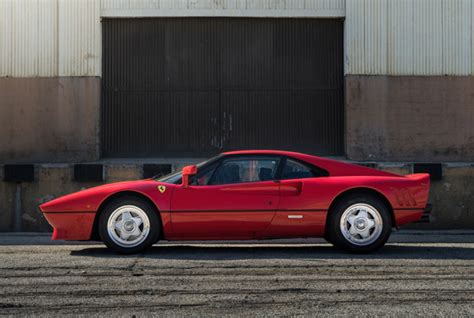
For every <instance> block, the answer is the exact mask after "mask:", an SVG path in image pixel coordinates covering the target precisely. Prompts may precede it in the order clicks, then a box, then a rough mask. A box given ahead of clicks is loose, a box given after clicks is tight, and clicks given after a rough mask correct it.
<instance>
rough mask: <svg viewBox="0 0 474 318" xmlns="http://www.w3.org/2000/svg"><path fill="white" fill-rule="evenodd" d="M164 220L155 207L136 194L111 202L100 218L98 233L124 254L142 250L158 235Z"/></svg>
mask: <svg viewBox="0 0 474 318" xmlns="http://www.w3.org/2000/svg"><path fill="white" fill-rule="evenodd" d="M160 230H161V222H160V219H159V217H158V213H157V211H156V208H155V207H154V206H152V205H151V204H150V203H149V202H147V201H145V200H142V199H139V198H136V197H122V198H119V199H117V200H114V201H112V202H111V203H109V204H108V205H107V206H106V207H105V209H104V210H103V211H102V213H101V216H100V219H99V234H100V236H101V238H102V241H103V242H104V243H105V244H106V245H107V246H108V247H110V248H112V249H114V250H116V251H117V252H119V253H122V254H132V253H138V252H141V251H143V250H144V249H146V248H148V247H150V246H151V245H152V244H154V243H155V242H156V241H157V240H158V237H159V234H160Z"/></svg>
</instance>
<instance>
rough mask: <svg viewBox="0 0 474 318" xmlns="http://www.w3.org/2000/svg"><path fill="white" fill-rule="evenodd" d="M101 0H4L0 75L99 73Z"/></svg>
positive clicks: (0, 18)
mask: <svg viewBox="0 0 474 318" xmlns="http://www.w3.org/2000/svg"><path fill="white" fill-rule="evenodd" d="M100 72H101V36H100V3H99V1H98V0H3V1H0V76H2V77H5V76H10V77H53V76H100Z"/></svg>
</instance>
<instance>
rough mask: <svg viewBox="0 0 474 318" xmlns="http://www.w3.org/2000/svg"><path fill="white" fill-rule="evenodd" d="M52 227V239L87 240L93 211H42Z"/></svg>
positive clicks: (90, 230)
mask: <svg viewBox="0 0 474 318" xmlns="http://www.w3.org/2000/svg"><path fill="white" fill-rule="evenodd" d="M44 216H45V218H46V220H48V222H49V224H51V226H52V227H53V228H54V232H53V237H52V239H53V240H75V241H87V240H89V239H90V237H91V233H92V225H93V224H94V218H95V213H88V212H85V213H81V212H64V213H44Z"/></svg>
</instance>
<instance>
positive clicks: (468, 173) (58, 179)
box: [0, 163, 474, 232]
mask: <svg viewBox="0 0 474 318" xmlns="http://www.w3.org/2000/svg"><path fill="white" fill-rule="evenodd" d="M180 166H181V165H174V168H175V169H176V168H178V167H180ZM375 168H378V169H381V170H386V171H390V172H393V173H397V174H401V175H405V174H410V173H412V170H413V165H412V164H405V163H396V164H388V163H379V164H377V163H376V164H375ZM104 169H105V182H104V183H109V182H116V181H123V180H137V179H140V178H141V177H142V172H143V164H133V163H120V164H105V165H104ZM0 171H1V172H0V177H1V173H3V167H2V166H0ZM73 175H74V172H73V165H72V164H39V165H36V179H35V182H32V183H23V184H22V185H21V187H22V189H21V191H22V195H21V205H22V213H21V220H22V230H23V231H45V232H48V231H51V228H50V227H49V225H48V224H47V222H46V220H45V219H44V218H43V216H42V214H41V213H40V212H39V211H38V209H37V207H38V205H39V204H41V203H42V202H45V201H48V200H51V199H52V198H55V197H58V196H61V195H64V194H67V193H71V192H75V191H78V190H80V189H82V188H89V187H92V186H96V185H99V184H100V183H92V182H87V183H85V182H76V181H73ZM0 180H3V179H0ZM472 180H474V165H470V164H464V165H460V164H444V165H443V179H442V180H441V181H434V182H432V185H431V193H430V203H432V204H433V210H432V216H431V223H430V224H413V225H409V226H408V227H410V228H417V229H466V228H474V197H473V196H472V193H474V183H473V182H472ZM15 189H16V185H15V184H11V183H6V182H3V181H0V220H1V222H0V231H11V230H12V229H13V220H14V217H13V215H14V210H15V209H14V208H15V205H14V202H15V200H14V196H15Z"/></svg>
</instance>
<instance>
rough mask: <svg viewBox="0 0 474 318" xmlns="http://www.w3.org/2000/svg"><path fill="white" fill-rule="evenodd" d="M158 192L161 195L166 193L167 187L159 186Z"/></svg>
mask: <svg viewBox="0 0 474 318" xmlns="http://www.w3.org/2000/svg"><path fill="white" fill-rule="evenodd" d="M158 190H159V191H160V193H165V191H166V187H165V186H164V185H159V186H158Z"/></svg>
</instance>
